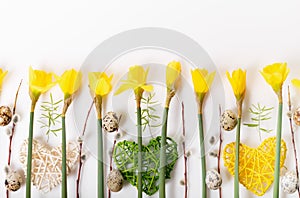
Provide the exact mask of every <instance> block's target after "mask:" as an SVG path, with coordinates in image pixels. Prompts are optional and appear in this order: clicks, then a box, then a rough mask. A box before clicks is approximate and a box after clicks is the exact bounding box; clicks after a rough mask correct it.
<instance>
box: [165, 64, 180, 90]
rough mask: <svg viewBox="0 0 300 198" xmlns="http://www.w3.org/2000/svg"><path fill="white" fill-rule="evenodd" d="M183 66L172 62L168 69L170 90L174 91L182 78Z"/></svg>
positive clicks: (167, 82)
mask: <svg viewBox="0 0 300 198" xmlns="http://www.w3.org/2000/svg"><path fill="white" fill-rule="evenodd" d="M180 72H181V64H180V62H177V61H172V62H170V63H169V64H168V65H167V68H166V85H167V89H168V90H174V89H175V87H174V86H175V84H176V82H177V80H178V78H179V76H180Z"/></svg>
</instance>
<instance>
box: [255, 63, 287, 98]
mask: <svg viewBox="0 0 300 198" xmlns="http://www.w3.org/2000/svg"><path fill="white" fill-rule="evenodd" d="M289 72H290V69H289V68H288V67H287V64H286V63H274V64H272V65H267V66H266V67H264V68H263V70H262V71H261V72H260V73H261V75H262V76H263V77H264V79H265V80H266V82H267V83H268V84H269V85H271V86H272V88H273V90H274V91H275V92H276V93H277V94H278V93H279V92H280V91H281V88H282V85H283V82H284V81H285V79H286V77H287V75H288V74H289Z"/></svg>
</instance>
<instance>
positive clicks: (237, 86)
mask: <svg viewBox="0 0 300 198" xmlns="http://www.w3.org/2000/svg"><path fill="white" fill-rule="evenodd" d="M226 75H227V78H228V80H229V82H230V84H231V87H232V90H233V93H234V95H235V98H236V105H237V110H238V123H237V129H236V134H235V161H234V197H235V198H238V197H239V158H240V131H241V120H242V106H243V100H244V97H245V92H246V71H243V70H242V69H238V70H235V71H233V72H232V75H230V73H229V72H226Z"/></svg>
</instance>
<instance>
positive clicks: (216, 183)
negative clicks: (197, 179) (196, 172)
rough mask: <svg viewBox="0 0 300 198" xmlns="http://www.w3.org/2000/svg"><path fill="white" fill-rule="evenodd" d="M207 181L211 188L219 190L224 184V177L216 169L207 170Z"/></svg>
mask: <svg viewBox="0 0 300 198" xmlns="http://www.w3.org/2000/svg"><path fill="white" fill-rule="evenodd" d="M205 183H206V186H207V188H209V189H210V190H217V189H219V188H220V187H221V185H222V177H221V175H220V174H219V173H218V171H216V170H209V171H207V172H206V178H205Z"/></svg>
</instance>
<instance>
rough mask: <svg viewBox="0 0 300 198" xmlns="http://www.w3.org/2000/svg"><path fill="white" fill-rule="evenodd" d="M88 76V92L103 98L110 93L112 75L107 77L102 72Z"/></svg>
mask: <svg viewBox="0 0 300 198" xmlns="http://www.w3.org/2000/svg"><path fill="white" fill-rule="evenodd" d="M88 76H89V86H90V90H91V92H92V93H93V94H95V95H96V96H101V97H103V96H105V95H107V94H108V93H109V92H110V91H111V89H112V85H111V81H112V78H113V75H111V76H110V77H108V76H107V75H106V73H104V72H90V73H89V74H88Z"/></svg>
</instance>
